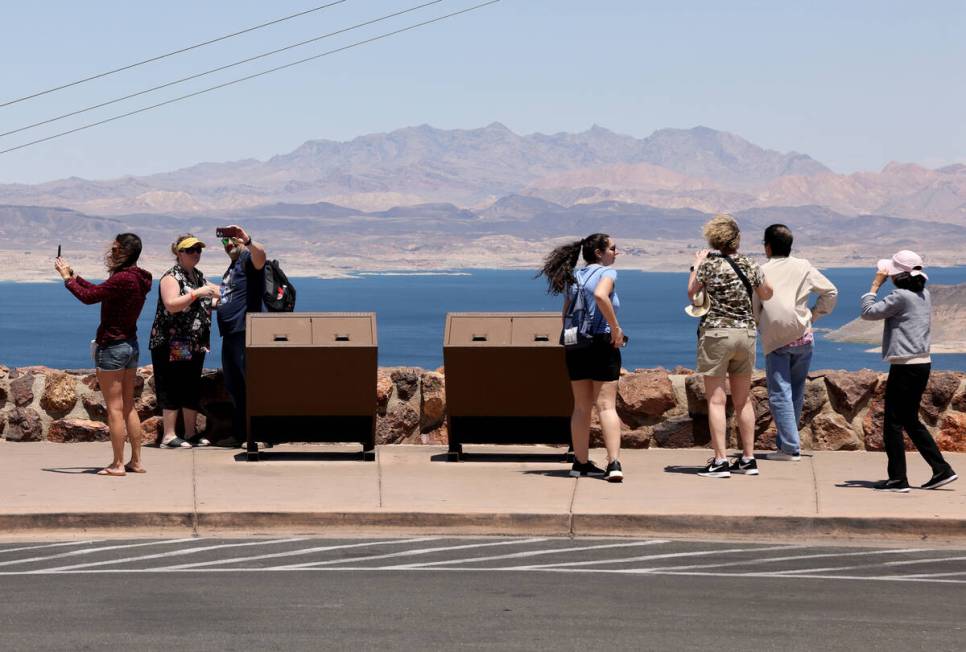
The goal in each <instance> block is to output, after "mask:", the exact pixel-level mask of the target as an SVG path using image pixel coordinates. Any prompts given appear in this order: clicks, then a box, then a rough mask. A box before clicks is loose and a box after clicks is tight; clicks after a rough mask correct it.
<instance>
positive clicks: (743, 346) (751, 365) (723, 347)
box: [697, 328, 756, 378]
mask: <svg viewBox="0 0 966 652" xmlns="http://www.w3.org/2000/svg"><path fill="white" fill-rule="evenodd" d="M755 338H756V333H755V331H753V330H749V329H746V328H711V329H708V330H706V331H704V332H703V333H701V336H700V337H699V338H698V368H697V372H698V373H699V374H701V375H703V376H713V377H716V378H722V377H724V376H725V375H728V374H730V375H732V376H746V375H747V376H750V375H751V372H752V371H754V370H755Z"/></svg>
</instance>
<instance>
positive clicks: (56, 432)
mask: <svg viewBox="0 0 966 652" xmlns="http://www.w3.org/2000/svg"><path fill="white" fill-rule="evenodd" d="M109 440H110V432H109V431H108V429H107V426H106V425H105V424H103V423H101V422H100V421H88V420H87V419H58V420H56V421H54V422H52V423H51V424H50V428H49V429H48V430H47V441H53V442H57V443H68V444H70V443H77V442H87V441H109Z"/></svg>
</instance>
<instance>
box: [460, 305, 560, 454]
mask: <svg viewBox="0 0 966 652" xmlns="http://www.w3.org/2000/svg"><path fill="white" fill-rule="evenodd" d="M560 329H561V319H560V313H555V312H523V313H493V312H489V313H487V312H479V313H476V312H458V313H448V314H447V315H446V331H445V334H444V337H443V365H444V369H445V372H446V414H447V416H446V418H447V426H448V430H449V453H448V455H447V459H449V460H450V461H459V459H460V456H461V455H462V452H463V444H569V443H570V415H571V413H572V412H573V394H572V393H571V389H570V380H569V377H568V375H567V366H566V362H565V360H564V349H563V347H562V346H561V345H560V343H559V338H560ZM564 459H565V460H566V459H572V456H571V455H569V454H568V455H567V456H565V457H564Z"/></svg>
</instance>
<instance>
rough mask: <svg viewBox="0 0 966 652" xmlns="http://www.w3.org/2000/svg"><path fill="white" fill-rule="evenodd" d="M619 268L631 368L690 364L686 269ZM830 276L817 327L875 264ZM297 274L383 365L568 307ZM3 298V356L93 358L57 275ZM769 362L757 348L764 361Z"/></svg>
mask: <svg viewBox="0 0 966 652" xmlns="http://www.w3.org/2000/svg"><path fill="white" fill-rule="evenodd" d="M617 269H618V271H619V278H618V281H617V291H618V293H619V294H620V298H621V312H620V320H621V325H622V326H623V327H624V330H625V331H626V332H627V333H628V335H629V336H630V338H631V339H630V343H629V344H628V346H627V348H626V349H624V353H623V359H624V366H625V367H627V368H628V369H634V368H637V367H655V366H664V367H668V368H673V367H675V366H677V365H684V366H687V367H693V366H694V355H695V351H694V347H695V327H696V324H697V322H696V320H694V319H691V318H689V317H687V316H686V315H685V314H684V310H683V307H684V305H685V303H686V301H687V298H686V295H685V285H686V282H687V274H683V273H657V272H639V271H632V270H621V269H620V266H619V264H618V267H617ZM826 274H827V276H828V277H829V278H830V279H831V280H832V282H834V283H835V284H836V285H837V286H838V288H839V305H838V307H837V308H836V310H835V312H834V313H833V314H832V315H831V316H829V317H826V318H824V319H823V320H821V321H820V322H819V323H818V327H819V328H823V329H824V328H837V327H839V326H841V325H843V324H845V323H846V322H848V321H850V320H852V319H854V318H855V317H856V316H857V315H858V303H859V296H860V295H861V294H862V293H863V292H865V291H866V290H868V287H869V283H870V282H871V279H872V272H871V270H869V269H833V270H828V271H827V272H826ZM929 274H930V282H931V283H932V284H952V283H963V282H966V267H957V268H945V269H930V270H929ZM213 280H215V281H216V282H217V279H213ZM293 282H294V283H295V285H296V287H297V288H298V309H299V310H300V311H319V312H376V313H377V328H378V336H379V364H380V365H382V366H397V365H398V366H418V367H424V368H428V369H432V368H436V367H438V366H440V365H441V364H442V361H443V355H442V340H443V322H444V317H445V315H446V313H447V312H472V311H487V312H514V311H543V310H548V311H558V310H559V309H560V306H561V299H560V298H559V297H551V296H548V295H547V294H546V292H545V284H544V283H543V281H542V280H539V279H534V278H533V272H528V271H502V270H473V271H470V272H465V273H463V272H461V273H454V274H426V275H412V274H403V275H396V274H364V275H359V276H358V277H355V278H351V279H337V280H323V279H308V278H302V279H294V280H293ZM887 287H888V286H887ZM883 292H884V291H883ZM881 294H882V293H880V295H881ZM0 302H2V305H3V310H2V311H0V364H5V365H8V366H11V367H14V366H25V365H33V364H43V365H47V366H50V367H55V368H89V367H91V366H92V365H91V362H90V357H89V354H88V342H89V341H90V340H91V338H93V336H94V332H95V330H96V328H97V323H98V318H99V308H98V307H97V306H84V305H82V304H81V303H80V302H79V301H77V299H75V298H74V297H73V295H71V294H70V293H69V292H68V291H67V290H66V289H65V288H64V287H63V286H62V285H61V284H60V283H0ZM156 303H157V281H155V284H154V289H153V290H152V292H151V294H150V295H149V296H148V299H147V302H146V303H145V306H144V311H143V312H142V314H141V319H140V321H139V324H138V326H139V329H138V335H139V339H140V343H141V362H140V363H141V364H142V365H144V364H150V354H149V352H148V350H147V340H148V336H149V331H150V328H151V322H152V320H153V319H154V313H155V306H156ZM868 348H870V347H869V346H867V345H863V344H845V343H841V342H830V341H825V340H824V339H823V336H822V335H821V333H820V334H819V341H818V344H817V346H816V352H815V357H814V361H813V364H812V368H813V369H824V368H837V369H860V368H863V367H869V368H873V369H885V368H886V365H885V363H883V362H882V360H881V358H880V357H879V354H878V353H868V352H866V349H868ZM763 365H764V359H763V358H762V357H761V355H760V354H759V358H758V366H759V367H762V366H763ZM205 366H207V367H218V366H220V338H219V336H218V330H217V326H213V333H212V353H211V354H209V356H208V359H207V360H206V364H205ZM933 366H934V368H937V369H956V370H966V354H947V355H934V356H933Z"/></svg>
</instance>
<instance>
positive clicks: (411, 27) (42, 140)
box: [0, 0, 500, 154]
mask: <svg viewBox="0 0 966 652" xmlns="http://www.w3.org/2000/svg"><path fill="white" fill-rule="evenodd" d="M497 2H500V0H488V2H482V3H480V4H478V5H473V6H472V7H467V8H466V9H461V10H459V11H454V12H452V13H449V14H443V15H442V16H437V17H436V18H432V19H430V20H425V21H423V22H420V23H415V24H413V25H409V26H407V27H402V28H400V29H397V30H393V31H391V32H386V33H384V34H379V35H378V36H373V37H372V38H367V39H365V40H362V41H357V42H355V43H350V44H349V45H344V46H342V47H340V48H335V49H334V50H328V51H327V52H322V53H320V54H316V55H314V56H311V57H306V58H304V59H299V60H298V61H292V62H291V63H286V64H284V65H281V66H276V67H274V68H269V69H268V70H263V71H261V72H257V73H254V74H252V75H246V76H245V77H239V78H238V79H234V80H232V81H228V82H225V83H223V84H218V85H216V86H209V87H208V88H204V89H202V90H200V91H195V92H194V93H188V94H187V95H182V96H180V97H175V98H172V99H170V100H165V101H164V102H158V103H157V104H152V105H150V106H145V107H142V108H140V109H135V110H134V111H128V112H127V113H122V114H120V115H116V116H113V117H110V118H105V119H104V120H98V121H97V122H91V123H89V124H86V125H82V126H80V127H76V128H74V129H69V130H67V131H62V132H60V133H57V134H54V135H52V136H47V137H46V138H38V139H37V140H32V141H30V142H27V143H23V144H22V145H17V146H16V147H8V148H7V149H2V150H0V154H8V153H10V152H15V151H17V150H19V149H24V148H25V147H30V146H32V145H37V144H40V143H45V142H47V141H49V140H54V139H55V138H60V137H62V136H67V135H69V134H74V133H77V132H78V131H84V130H85V129H91V128H92V127H97V126H100V125H103V124H107V123H109V122H114V121H115V120H120V119H122V118H127V117H130V116H132V115H137V114H139V113H144V112H146V111H151V110H153V109H157V108H160V107H162V106H167V105H168V104H174V103H175V102H180V101H182V100H187V99H189V98H192V97H197V96H198V95H203V94H205V93H210V92H211V91H215V90H218V89H220V88H225V87H227V86H233V85H234V84H240V83H241V82H244V81H248V80H250V79H255V78H257V77H262V76H264V75H269V74H271V73H273V72H278V71H279V70H285V69H286V68H292V67H293V66H297V65H300V64H303V63H307V62H309V61H314V60H316V59H321V58H322V57H327V56H329V55H332V54H336V53H338V52H343V51H345V50H351V49H352V48H356V47H359V46H361V45H366V44H368V43H372V42H374V41H379V40H382V39H385V38H389V37H390V36H395V35H397V34H402V33H403V32H408V31H411V30H414V29H417V28H419V27H425V26H426V25H430V24H432V23H438V22H440V21H441V20H446V19H447V18H452V17H453V16H459V15H460V14H465V13H469V12H471V11H475V10H477V9H480V8H482V7H486V6H488V5H492V4H496V3H497Z"/></svg>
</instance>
